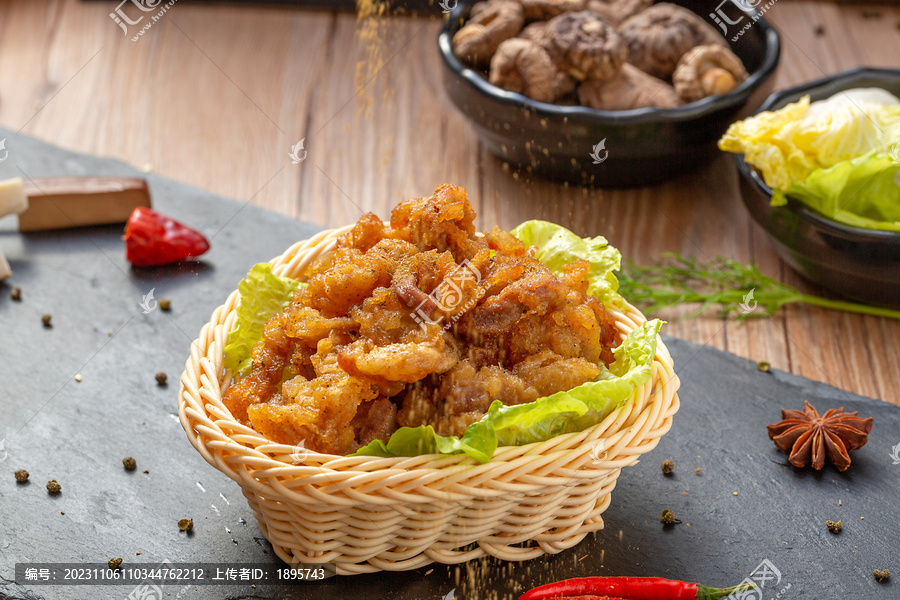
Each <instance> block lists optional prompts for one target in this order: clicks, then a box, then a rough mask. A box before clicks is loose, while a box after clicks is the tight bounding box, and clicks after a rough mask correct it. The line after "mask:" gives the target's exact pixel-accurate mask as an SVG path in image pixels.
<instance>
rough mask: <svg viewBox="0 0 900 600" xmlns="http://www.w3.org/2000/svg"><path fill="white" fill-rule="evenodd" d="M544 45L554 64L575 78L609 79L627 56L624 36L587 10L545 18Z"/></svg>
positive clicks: (614, 74)
mask: <svg viewBox="0 0 900 600" xmlns="http://www.w3.org/2000/svg"><path fill="white" fill-rule="evenodd" d="M545 34H546V40H547V41H546V44H547V45H546V48H547V51H548V52H549V54H550V56H551V57H552V58H553V60H554V62H555V63H556V65H557V66H559V67H560V68H561V69H562V70H563V71H565V72H566V73H568V74H569V75H571V76H572V77H574V78H575V79H577V80H578V81H584V80H585V79H597V80H604V79H612V78H613V77H615V76H616V74H617V73H618V72H619V70H620V69H621V68H622V65H623V64H625V60H626V58H627V57H628V49H627V47H626V46H625V42H624V40H623V39H622V38H621V37H619V34H617V33H616V30H615V29H614V28H613V27H612V26H611V25H610V24H609V23H607V22H606V21H604V20H603V19H601V18H600V17H598V16H597V15H595V14H594V13H592V12H590V11H581V12H569V13H565V14H562V15H559V16H558V17H554V18H552V19H550V20H549V21H547V29H546V31H545Z"/></svg>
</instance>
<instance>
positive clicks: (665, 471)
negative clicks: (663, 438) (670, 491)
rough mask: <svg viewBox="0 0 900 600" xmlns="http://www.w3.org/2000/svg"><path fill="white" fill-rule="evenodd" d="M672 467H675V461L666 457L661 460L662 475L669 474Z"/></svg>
mask: <svg viewBox="0 0 900 600" xmlns="http://www.w3.org/2000/svg"><path fill="white" fill-rule="evenodd" d="M674 468H675V463H673V462H672V461H671V460H669V459H666V460H664V461H663V462H662V472H663V475H671V474H672V469H674Z"/></svg>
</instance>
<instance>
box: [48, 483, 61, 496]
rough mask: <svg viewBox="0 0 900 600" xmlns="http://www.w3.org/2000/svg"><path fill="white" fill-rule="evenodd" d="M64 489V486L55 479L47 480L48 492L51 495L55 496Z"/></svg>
mask: <svg viewBox="0 0 900 600" xmlns="http://www.w3.org/2000/svg"><path fill="white" fill-rule="evenodd" d="M61 491H62V486H61V485H59V484H58V483H56V480H55V479H51V480H50V481H48V482H47V493H48V494H50V495H51V496H55V495H57V494H58V493H60V492H61Z"/></svg>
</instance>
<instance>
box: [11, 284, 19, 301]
mask: <svg viewBox="0 0 900 600" xmlns="http://www.w3.org/2000/svg"><path fill="white" fill-rule="evenodd" d="M9 297H10V298H12V299H13V300H15V301H16V302H19V301H21V300H22V288H20V287H19V286H16V287H14V288H13V289H12V291H11V292H10V293H9Z"/></svg>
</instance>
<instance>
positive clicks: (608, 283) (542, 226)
mask: <svg viewBox="0 0 900 600" xmlns="http://www.w3.org/2000/svg"><path fill="white" fill-rule="evenodd" d="M511 233H512V234H513V235H514V236H516V237H517V238H519V239H520V240H522V241H523V242H525V243H526V244H528V245H529V246H535V247H537V255H536V257H537V259H538V260H539V261H541V262H542V263H544V264H545V265H547V267H549V268H550V270H551V271H553V274H554V275H557V276H558V275H560V274H561V273H562V270H563V267H565V266H566V265H568V264H570V263H572V262H573V261H574V260H575V259H578V258H581V259H584V260H586V261H588V262H589V263H591V270H590V271H589V272H588V279H589V280H590V284H589V285H588V293H589V294H591V295H592V296H594V297H595V298H597V300H599V301H600V302H602V303H603V304H604V305H606V306H611V305H612V306H617V307H621V305H622V297H621V296H619V294H618V293H617V290H618V289H619V280H618V279H616V275H615V273H614V271H618V270H619V267H620V266H621V264H622V255H621V254H620V253H619V251H618V250H616V249H615V248H613V247H612V246H610V245H609V242H607V241H606V238H604V237H603V236H599V235H598V236H597V237H595V238H581V237H578V236H577V235H575V234H574V233H572V232H571V231H569V230H568V229H566V228H565V227H562V226H560V225H557V224H556V223H549V222H547V221H525V222H524V223H522V224H521V225H519V226H518V227H516V228H515V229H513V230H512V232H511Z"/></svg>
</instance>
